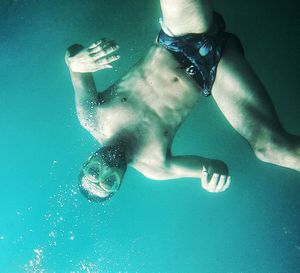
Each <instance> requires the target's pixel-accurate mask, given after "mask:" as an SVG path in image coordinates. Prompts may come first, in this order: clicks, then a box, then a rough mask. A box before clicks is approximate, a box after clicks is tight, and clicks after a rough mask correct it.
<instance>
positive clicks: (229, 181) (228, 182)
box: [222, 176, 231, 191]
mask: <svg viewBox="0 0 300 273" xmlns="http://www.w3.org/2000/svg"><path fill="white" fill-rule="evenodd" d="M230 183H231V176H228V178H227V181H226V183H225V185H224V186H223V189H222V191H226V190H227V189H228V188H229V186H230Z"/></svg>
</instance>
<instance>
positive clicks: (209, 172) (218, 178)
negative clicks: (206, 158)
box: [201, 161, 231, 193]
mask: <svg viewBox="0 0 300 273" xmlns="http://www.w3.org/2000/svg"><path fill="white" fill-rule="evenodd" d="M214 163H215V164H211V165H209V167H208V169H207V168H206V167H205V166H203V169H202V177H201V185H202V188H204V189H205V190H207V191H209V192H214V193H217V192H223V191H225V190H227V189H228V188H229V186H230V182H231V176H229V175H228V171H227V166H226V165H225V163H223V162H222V161H215V162H214Z"/></svg>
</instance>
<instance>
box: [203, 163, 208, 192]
mask: <svg viewBox="0 0 300 273" xmlns="http://www.w3.org/2000/svg"><path fill="white" fill-rule="evenodd" d="M207 177H208V172H207V169H206V168H205V167H204V166H203V168H202V178H201V185H202V188H203V189H207V188H208V183H207Z"/></svg>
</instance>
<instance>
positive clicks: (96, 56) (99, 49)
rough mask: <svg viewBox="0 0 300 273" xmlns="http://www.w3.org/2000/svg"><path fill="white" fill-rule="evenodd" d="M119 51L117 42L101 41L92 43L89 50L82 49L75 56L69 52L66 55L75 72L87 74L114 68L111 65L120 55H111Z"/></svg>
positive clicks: (70, 66) (68, 63)
mask: <svg viewBox="0 0 300 273" xmlns="http://www.w3.org/2000/svg"><path fill="white" fill-rule="evenodd" d="M118 49H119V46H118V45H116V43H115V42H113V41H109V40H106V39H101V40H99V41H97V42H95V43H92V44H91V45H90V46H89V47H87V48H82V49H81V50H80V51H79V52H78V53H76V54H75V55H71V54H70V52H69V51H67V53H66V58H65V60H66V63H67V65H68V66H69V68H70V69H71V70H72V71H73V72H80V73H87V72H96V71H98V70H102V69H106V68H112V65H111V63H112V62H114V61H116V60H118V59H119V58H120V56H119V55H111V53H113V52H115V51H116V50H118Z"/></svg>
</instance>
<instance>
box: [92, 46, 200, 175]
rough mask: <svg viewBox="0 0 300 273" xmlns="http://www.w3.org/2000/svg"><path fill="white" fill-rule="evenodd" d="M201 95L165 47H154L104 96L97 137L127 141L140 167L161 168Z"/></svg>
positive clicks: (131, 158)
mask: <svg viewBox="0 0 300 273" xmlns="http://www.w3.org/2000/svg"><path fill="white" fill-rule="evenodd" d="M200 95H201V93H200V90H199V87H198V86H197V85H196V84H195V83H194V82H193V80H192V79H191V78H190V77H189V76H188V75H187V74H186V73H185V72H184V71H183V70H182V69H180V67H179V64H178V62H177V61H176V60H175V59H174V58H173V56H172V55H171V54H170V53H169V52H168V51H167V50H166V49H164V48H163V47H161V46H158V45H154V46H152V47H151V49H150V51H149V52H148V54H147V55H146V57H145V58H143V59H142V60H141V61H140V62H139V63H138V64H137V65H136V66H134V67H133V68H132V69H131V70H130V71H129V72H128V73H127V74H126V75H125V76H124V77H123V78H122V79H121V80H120V81H118V82H117V83H116V84H114V85H113V86H112V87H111V88H109V89H107V90H106V91H104V92H102V93H101V95H100V99H99V100H100V104H99V108H98V110H97V114H96V120H97V126H96V128H94V130H92V132H91V133H92V134H93V136H94V137H95V138H96V139H97V140H98V141H99V142H100V143H101V144H104V145H105V144H106V143H110V142H111V141H119V139H121V140H122V141H125V142H126V144H127V146H128V147H129V149H130V152H129V153H128V154H129V161H130V163H131V165H132V166H134V167H135V168H137V169H141V168H143V169H144V168H145V166H146V165H147V166H152V165H156V164H160V163H161V162H162V161H164V160H165V158H166V155H167V154H168V153H170V146H171V142H172V140H173V137H174V135H175V133H176V131H177V129H178V127H179V126H180V124H181V123H182V121H183V120H184V119H185V118H186V116H187V115H188V114H189V113H190V111H191V109H192V108H193V106H194V105H195V104H196V102H197V101H198V98H199V96H200Z"/></svg>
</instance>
